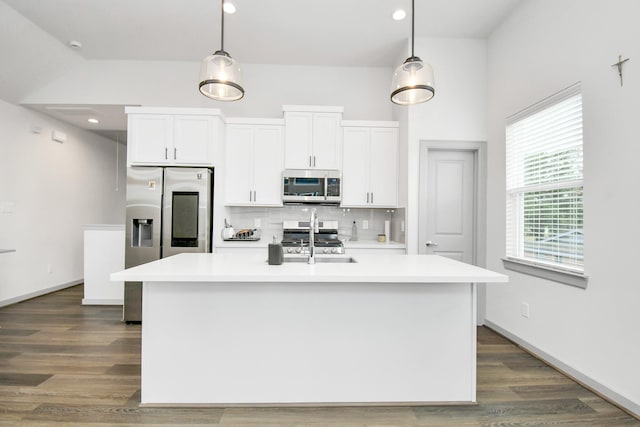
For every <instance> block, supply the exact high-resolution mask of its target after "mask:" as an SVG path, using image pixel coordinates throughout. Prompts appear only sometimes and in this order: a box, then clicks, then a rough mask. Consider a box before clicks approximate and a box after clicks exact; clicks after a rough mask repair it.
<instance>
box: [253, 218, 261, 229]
mask: <svg viewBox="0 0 640 427" xmlns="http://www.w3.org/2000/svg"><path fill="white" fill-rule="evenodd" d="M253 226H254V227H255V228H260V218H256V219H254V220H253Z"/></svg>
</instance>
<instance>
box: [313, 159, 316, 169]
mask: <svg viewBox="0 0 640 427" xmlns="http://www.w3.org/2000/svg"><path fill="white" fill-rule="evenodd" d="M313 167H314V168H315V167H316V156H313Z"/></svg>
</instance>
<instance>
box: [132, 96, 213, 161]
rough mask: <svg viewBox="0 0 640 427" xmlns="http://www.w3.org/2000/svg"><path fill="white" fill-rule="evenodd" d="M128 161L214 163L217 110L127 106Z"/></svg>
mask: <svg viewBox="0 0 640 427" xmlns="http://www.w3.org/2000/svg"><path fill="white" fill-rule="evenodd" d="M125 111H126V112H127V114H128V129H127V164H128V165H129V166H132V165H175V166H180V165H184V166H213V165H214V163H215V159H214V151H215V150H214V144H215V143H216V136H217V135H218V134H219V132H220V129H221V127H222V120H221V119H220V111H219V110H208V109H175V108H171V109H167V108H144V107H127V108H126V110H125Z"/></svg>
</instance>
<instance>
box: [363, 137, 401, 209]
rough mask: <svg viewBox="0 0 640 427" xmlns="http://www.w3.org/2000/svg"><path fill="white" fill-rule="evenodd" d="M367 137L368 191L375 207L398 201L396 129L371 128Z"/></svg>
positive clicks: (395, 203) (393, 204)
mask: <svg viewBox="0 0 640 427" xmlns="http://www.w3.org/2000/svg"><path fill="white" fill-rule="evenodd" d="M370 135H371V136H370V139H369V144H370V145H369V191H370V192H371V198H370V202H371V204H372V206H375V207H396V205H397V203H398V164H397V163H398V129H397V128H371V130H370Z"/></svg>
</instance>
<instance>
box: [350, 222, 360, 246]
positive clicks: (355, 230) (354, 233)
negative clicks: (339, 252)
mask: <svg viewBox="0 0 640 427" xmlns="http://www.w3.org/2000/svg"><path fill="white" fill-rule="evenodd" d="M356 240H358V227H357V226H356V222H355V221H353V225H352V226H351V241H353V242H355V241H356Z"/></svg>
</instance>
